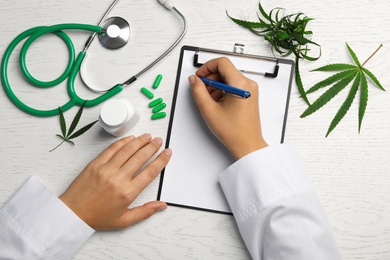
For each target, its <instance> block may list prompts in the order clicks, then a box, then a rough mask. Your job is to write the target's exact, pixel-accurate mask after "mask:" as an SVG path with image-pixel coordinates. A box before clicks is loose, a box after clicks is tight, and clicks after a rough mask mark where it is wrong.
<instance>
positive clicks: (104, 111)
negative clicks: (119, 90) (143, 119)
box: [99, 98, 140, 136]
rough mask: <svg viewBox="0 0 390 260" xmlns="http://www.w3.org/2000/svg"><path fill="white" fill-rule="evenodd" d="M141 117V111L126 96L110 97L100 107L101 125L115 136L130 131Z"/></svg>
mask: <svg viewBox="0 0 390 260" xmlns="http://www.w3.org/2000/svg"><path fill="white" fill-rule="evenodd" d="M139 119H140V116H139V113H138V112H137V111H136V109H135V107H134V106H133V104H131V102H130V101H129V100H127V99H126V98H119V99H110V100H108V101H106V102H105V103H104V104H103V106H102V108H101V109H100V115H99V123H100V125H101V126H102V127H103V128H104V130H106V131H107V132H108V133H110V134H112V135H114V136H122V135H124V134H126V133H127V132H129V131H130V129H131V128H133V127H134V126H135V125H136V124H137V122H138V120H139Z"/></svg>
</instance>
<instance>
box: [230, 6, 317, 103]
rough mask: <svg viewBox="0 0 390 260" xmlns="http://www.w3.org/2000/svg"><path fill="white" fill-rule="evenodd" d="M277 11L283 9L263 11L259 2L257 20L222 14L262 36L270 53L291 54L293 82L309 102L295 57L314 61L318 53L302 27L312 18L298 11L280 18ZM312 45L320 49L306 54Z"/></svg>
mask: <svg viewBox="0 0 390 260" xmlns="http://www.w3.org/2000/svg"><path fill="white" fill-rule="evenodd" d="M281 11H284V9H283V8H274V9H272V10H271V11H270V12H269V14H267V13H266V12H265V11H264V9H263V7H262V6H261V4H260V3H259V12H260V14H261V15H262V16H263V17H260V15H258V19H259V22H250V21H245V20H239V19H236V18H233V17H231V16H230V15H229V14H228V13H226V14H227V15H228V16H229V18H230V19H231V20H232V21H233V22H235V23H236V24H238V25H240V26H242V27H244V28H247V29H249V30H250V31H251V32H253V33H255V34H257V35H260V36H263V37H264V39H265V40H266V41H268V42H269V43H270V44H271V49H272V52H274V51H276V52H278V53H279V54H280V55H282V56H284V57H286V56H289V55H290V54H294V55H295V82H296V84H297V86H298V90H299V93H300V95H301V97H302V98H303V100H305V102H306V103H307V104H308V105H310V102H309V100H308V99H307V96H306V92H305V90H304V88H303V83H302V79H301V75H300V72H299V60H300V59H306V60H309V61H315V60H317V59H319V58H320V56H321V48H320V45H318V44H317V43H315V42H313V41H311V40H310V39H308V38H307V37H309V36H311V35H312V34H313V32H312V31H308V30H306V26H307V24H308V23H309V21H311V20H313V18H309V17H307V16H306V15H305V14H303V13H301V12H299V13H295V14H291V15H285V16H284V15H283V16H282V17H280V15H281V14H280V12H281ZM313 45H315V46H317V47H319V48H320V52H319V55H318V56H317V57H312V56H309V55H308V52H309V51H310V50H311V47H312V46H313Z"/></svg>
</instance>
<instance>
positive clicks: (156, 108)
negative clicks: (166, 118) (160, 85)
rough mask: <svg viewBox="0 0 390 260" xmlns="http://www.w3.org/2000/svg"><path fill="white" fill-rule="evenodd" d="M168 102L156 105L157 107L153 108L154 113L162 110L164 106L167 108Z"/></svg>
mask: <svg viewBox="0 0 390 260" xmlns="http://www.w3.org/2000/svg"><path fill="white" fill-rule="evenodd" d="M166 106H167V104H165V103H161V104H160V105H158V106H156V107H155V108H153V113H155V114H156V113H158V112H160V111H161V110H163V109H164V108H166Z"/></svg>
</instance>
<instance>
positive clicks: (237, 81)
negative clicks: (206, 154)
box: [189, 58, 267, 159]
mask: <svg viewBox="0 0 390 260" xmlns="http://www.w3.org/2000/svg"><path fill="white" fill-rule="evenodd" d="M200 76H202V77H207V78H209V79H212V80H216V81H221V82H225V83H226V84H228V85H231V86H234V87H237V88H241V89H244V90H248V91H249V92H250V93H251V96H250V97H249V98H247V99H243V98H240V97H237V96H234V95H231V94H228V93H223V92H222V91H221V90H217V89H215V88H213V87H207V86H206V85H205V84H204V83H203V81H201V80H200V79H199V77H200ZM189 82H190V85H191V91H192V95H193V97H194V99H195V101H196V103H197V104H198V107H199V110H200V112H201V114H202V116H203V117H204V119H205V121H206V123H207V125H208V126H209V128H210V130H211V131H212V132H213V133H214V135H215V136H216V137H217V138H218V139H219V140H220V141H221V142H222V143H223V144H224V145H225V146H226V147H227V148H228V149H229V151H230V152H231V153H232V154H233V156H234V157H235V158H236V159H240V158H241V157H243V156H245V155H247V154H249V153H251V152H253V151H256V150H259V149H261V148H264V147H266V146H267V144H266V142H265V141H264V139H263V136H262V133H261V125H260V115H259V104H258V100H259V93H258V86H257V83H256V82H254V81H252V80H250V79H248V78H246V77H245V76H244V75H242V74H241V73H240V72H238V70H237V69H236V68H235V67H234V65H233V64H232V63H231V61H230V60H229V59H228V58H218V59H213V60H210V61H208V62H206V63H205V64H204V65H203V66H202V67H200V68H199V70H198V71H197V72H196V76H195V75H192V76H190V77H189Z"/></svg>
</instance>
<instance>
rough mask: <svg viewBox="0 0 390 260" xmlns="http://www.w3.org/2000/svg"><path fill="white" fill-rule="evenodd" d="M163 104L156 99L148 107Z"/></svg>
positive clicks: (159, 99)
mask: <svg viewBox="0 0 390 260" xmlns="http://www.w3.org/2000/svg"><path fill="white" fill-rule="evenodd" d="M162 102H163V99H162V98H158V99H155V100H153V101H152V102H150V103H149V107H155V106H157V105H159V104H161V103H162Z"/></svg>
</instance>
